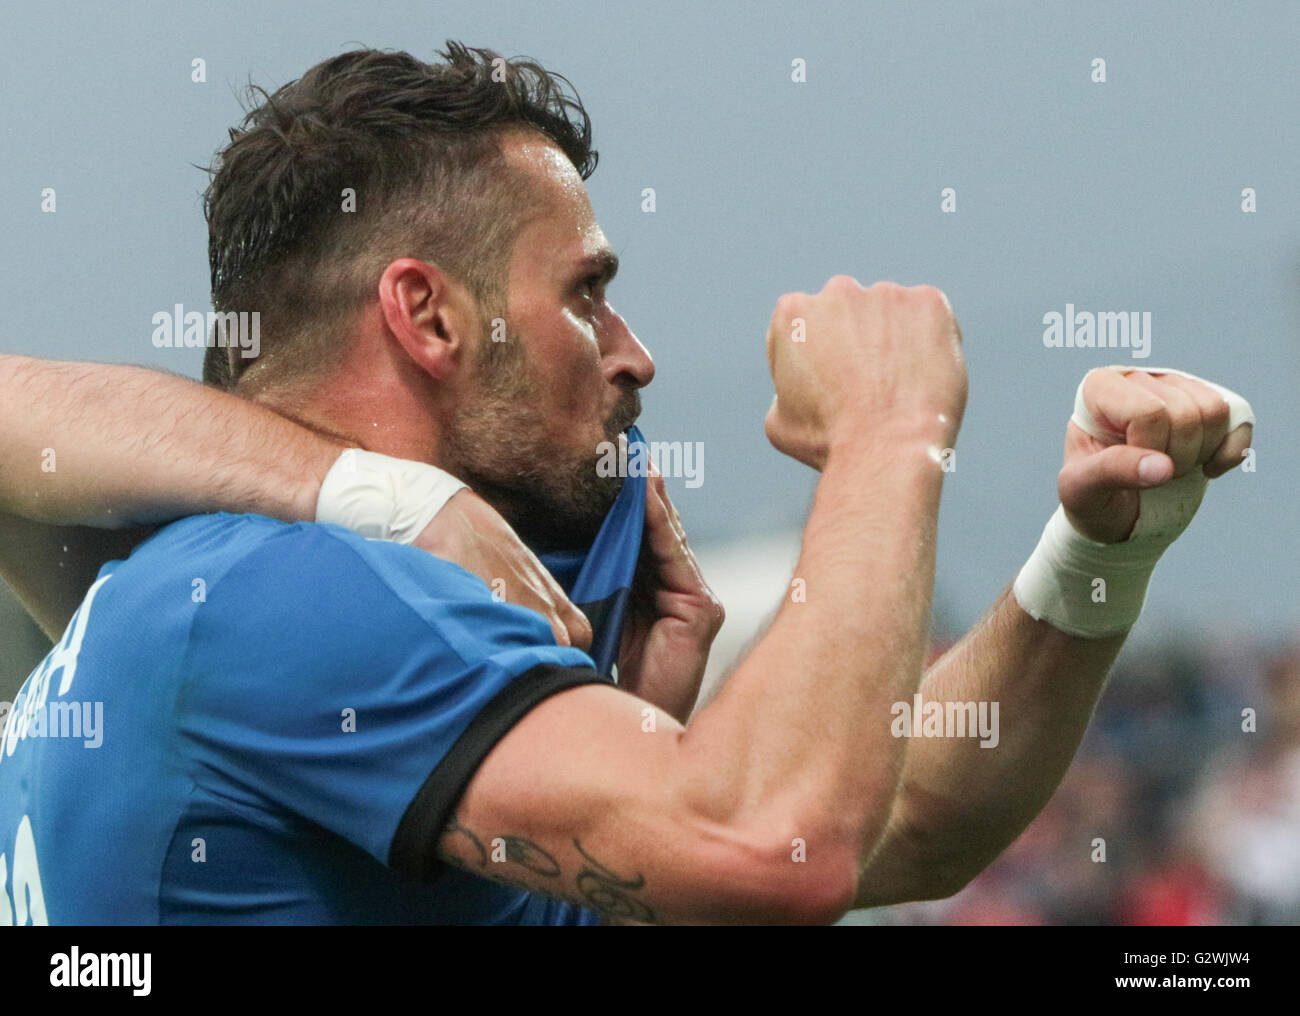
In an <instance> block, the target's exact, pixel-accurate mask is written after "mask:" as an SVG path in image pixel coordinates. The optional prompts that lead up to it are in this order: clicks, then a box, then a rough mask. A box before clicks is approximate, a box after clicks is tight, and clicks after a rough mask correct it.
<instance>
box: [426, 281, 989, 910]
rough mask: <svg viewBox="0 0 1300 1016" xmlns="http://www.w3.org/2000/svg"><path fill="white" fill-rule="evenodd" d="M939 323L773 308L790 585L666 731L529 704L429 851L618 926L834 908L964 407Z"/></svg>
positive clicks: (638, 715)
mask: <svg viewBox="0 0 1300 1016" xmlns="http://www.w3.org/2000/svg"><path fill="white" fill-rule="evenodd" d="M795 318H799V319H802V320H801V321H800V322H798V326H797V327H796V324H795V322H794V319H795ZM959 334H960V333H959V332H958V331H957V329H956V324H955V322H954V321H953V320H952V317H951V313H950V311H949V310H948V308H947V306H946V301H945V300H944V299H943V297H942V294H940V293H939V292H938V291H937V290H934V289H930V288H927V287H921V288H917V289H903V288H901V287H897V286H892V285H888V284H878V285H877V286H874V287H872V288H871V289H869V290H867V289H863V288H862V287H860V286H858V285H857V283H856V282H854V281H853V280H851V279H847V278H844V277H837V278H836V279H833V280H831V282H830V283H828V284H827V286H826V288H825V289H823V290H822V292H821V293H819V294H817V295H816V296H807V295H805V294H795V295H793V296H787V297H785V298H783V300H782V301H781V303H780V304H778V308H777V313H776V315H775V316H774V318H773V322H772V331H771V332H770V334H769V356H770V357H771V359H772V363H773V373H774V376H775V380H776V387H777V393H778V401H777V403H776V404H775V405H774V406H773V409H772V411H771V413H770V414H769V417H768V433H769V436H770V437H771V439H772V441H773V443H774V444H775V445H776V446H777V447H778V448H780V449H781V450H783V451H786V452H788V453H790V454H794V455H796V457H798V458H800V459H801V460H803V461H806V462H809V463H810V464H815V465H817V466H819V467H820V468H821V469H822V477H821V480H820V482H819V484H818V488H817V496H816V499H815V502H814V505H813V509H812V513H811V515H810V517H809V519H808V523H807V526H806V527H805V530H804V542H803V550H802V553H801V556H800V559H799V565H798V569H797V572H796V574H797V575H798V577H799V578H801V579H802V580H803V581H804V589H805V592H806V595H804V596H800V597H799V598H797V600H796V599H791V600H788V601H787V602H786V603H785V604H784V605H783V607H782V609H781V610H780V612H779V613H778V615H777V617H776V620H775V621H774V623H773V624H772V626H771V627H770V628H769V630H768V631H767V633H766V634H765V636H764V637H763V639H762V640H761V641H760V642H759V643H758V645H757V646H756V647H755V648H754V650H753V651H752V652H751V653H750V654H749V655H748V656H747V657H746V658H745V659H744V660H743V661H742V662H741V663H740V665H739V666H738V667H737V668H736V670H735V671H734V673H733V674H732V676H731V679H730V680H729V681H728V683H727V684H726V686H725V687H724V688H723V689H722V691H721V693H720V694H719V695H718V696H717V698H715V699H714V700H713V701H712V702H711V703H709V705H708V706H706V707H705V708H704V709H702V710H700V711H699V712H698V713H697V714H696V715H695V716H694V717H692V719H691V721H690V723H689V724H688V725H687V726H686V727H685V728H683V727H682V726H681V725H680V724H678V723H676V722H675V721H674V720H673V719H672V718H671V717H669V716H667V715H666V714H663V713H661V712H660V713H651V715H648V711H647V710H646V709H645V708H644V703H642V702H640V701H638V700H637V699H636V698H635V697H632V696H629V695H626V694H620V693H619V692H616V691H613V690H611V689H607V688H578V689H573V690H570V691H566V692H563V693H561V694H558V695H555V696H554V697H553V698H551V699H548V700H546V701H544V702H542V703H541V704H540V705H538V706H536V707H535V708H534V709H533V710H532V711H531V712H529V713H528V715H527V716H525V717H524V718H523V720H521V721H520V722H519V723H518V724H517V725H516V726H515V727H513V728H512V729H511V730H510V732H509V733H507V734H506V735H505V737H504V738H503V739H502V740H501V741H500V742H499V744H498V745H497V746H496V748H495V749H494V750H493V751H492V752H491V753H490V754H489V755H488V756H487V757H486V759H485V760H484V762H483V763H482V764H481V765H480V766H479V768H478V770H477V771H476V773H475V775H474V777H473V778H472V780H471V782H470V784H469V786H468V789H467V791H466V793H465V794H464V796H463V798H462V799H461V801H460V803H459V806H458V808H457V809H456V813H455V817H454V819H453V820H452V822H451V823H450V824H449V825H448V826H447V827H446V829H444V830H442V831H441V836H440V837H439V840H438V849H439V856H441V857H442V858H443V859H444V860H448V861H453V862H455V863H458V864H461V865H463V866H466V867H468V868H470V869H471V870H473V871H476V872H478V873H480V874H483V875H486V876H488V877H495V878H498V879H501V880H503V881H508V882H511V883H514V884H518V885H523V886H527V887H528V888H531V889H534V890H537V891H540V892H544V893H548V894H551V895H556V896H565V897H568V898H573V899H577V900H580V901H582V902H585V903H586V904H587V905H589V906H595V907H597V908H599V909H602V910H604V911H605V912H607V913H612V914H614V915H615V916H618V917H623V918H630V919H633V920H644V921H651V920H657V921H670V922H673V921H691V922H723V921H759V922H786V921H803V922H819V923H820V922H829V921H834V920H836V919H837V918H839V917H840V916H842V915H843V914H844V913H845V911H846V910H848V909H849V907H850V906H851V904H852V902H853V900H854V898H855V895H856V891H857V883H858V874H859V871H860V870H861V867H862V866H863V864H864V863H865V860H866V857H867V856H868V855H869V854H870V852H871V850H872V848H873V846H874V844H875V842H876V840H877V838H878V837H879V835H880V833H881V831H882V830H883V828H884V825H885V820H886V818H887V816H888V814H889V810H890V805H891V803H892V801H893V798H894V795H895V790H896V786H897V781H898V776H899V773H900V771H901V768H902V763H903V748H904V743H905V742H903V741H901V740H899V739H897V738H894V737H892V736H891V735H890V730H889V722H888V718H889V710H890V705H891V703H893V702H894V701H896V700H898V699H907V698H909V697H910V696H911V694H912V693H913V692H914V691H915V689H916V685H917V682H918V681H919V680H920V677H921V668H922V662H923V655H924V650H925V642H926V635H927V631H928V623H927V622H928V613H929V605H930V597H931V593H932V588H933V582H934V548H935V535H936V519H937V513H938V501H939V494H940V488H941V483H942V476H943V472H942V469H941V467H940V465H939V458H940V450H941V449H942V448H944V447H946V446H947V445H948V444H950V443H951V441H952V440H953V439H954V438H955V436H956V431H957V426H958V424H959V422H960V417H961V412H962V409H963V408H964V402H965V371H964V367H963V365H962V362H961V354H960V347H959V345H958V338H959ZM794 335H800V336H803V339H804V341H806V343H807V345H803V344H802V342H801V340H800V339H793V338H792V336H794ZM792 342H795V343H799V345H794V346H791V345H790V344H791V343H792ZM823 425H824V426H823ZM828 435H829V438H828ZM650 720H653V722H650ZM561 747H562V750H560V749H561ZM493 843H497V844H503V845H504V854H503V859H502V860H501V861H500V862H498V861H496V860H494V859H493V857H492V855H491V846H490V845H491V844H493ZM511 845H514V846H515V854H514V860H512V859H511V850H510V847H511ZM543 852H544V853H543ZM539 859H540V860H544V861H545V863H544V864H543V863H538V861H539ZM529 862H532V863H531V864H530V863H529Z"/></svg>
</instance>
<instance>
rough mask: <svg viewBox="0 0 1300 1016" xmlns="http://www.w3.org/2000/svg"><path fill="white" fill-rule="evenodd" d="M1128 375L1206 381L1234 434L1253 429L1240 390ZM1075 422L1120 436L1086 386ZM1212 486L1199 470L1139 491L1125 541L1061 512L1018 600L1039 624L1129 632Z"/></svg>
mask: <svg viewBox="0 0 1300 1016" xmlns="http://www.w3.org/2000/svg"><path fill="white" fill-rule="evenodd" d="M1114 369H1116V370H1120V371H1123V372H1124V373H1126V374H1127V373H1129V372H1131V371H1133V370H1141V371H1142V372H1143V373H1146V374H1157V375H1158V374H1177V375H1178V376H1179V377H1184V378H1187V379H1189V380H1191V381H1197V382H1200V383H1201V384H1203V385H1206V386H1208V387H1209V388H1212V389H1213V390H1214V391H1216V392H1218V394H1219V395H1221V396H1223V399H1224V401H1225V402H1227V403H1228V433H1232V431H1234V430H1236V429H1237V428H1238V427H1239V426H1241V425H1242V424H1243V423H1249V424H1252V425H1253V424H1254V422H1255V414H1254V411H1253V410H1252V409H1251V408H1250V403H1249V402H1247V401H1246V400H1245V399H1243V398H1242V397H1241V396H1240V395H1238V394H1237V393H1236V392H1233V391H1229V390H1228V389H1227V388H1224V387H1223V386H1222V385H1218V384H1215V383H1214V382H1213V381H1206V380H1205V379H1204V378H1199V377H1197V376H1196V375H1194V374H1188V373H1187V372H1186V371H1181V370H1174V369H1172V368H1168V367H1142V368H1134V367H1131V366H1127V365H1125V366H1119V367H1116V368H1114ZM1070 419H1071V420H1072V421H1073V422H1074V423H1075V425H1076V426H1078V427H1079V428H1080V429H1081V430H1083V431H1084V432H1085V433H1087V434H1089V435H1090V436H1091V437H1094V438H1096V439H1097V440H1098V441H1105V442H1107V443H1115V442H1116V437H1117V435H1115V434H1112V433H1109V432H1107V431H1106V429H1105V428H1104V427H1102V426H1101V424H1099V423H1098V422H1097V420H1096V419H1095V418H1094V417H1093V415H1092V413H1091V412H1090V411H1089V409H1088V406H1087V403H1085V402H1084V400H1083V383H1082V382H1080V384H1079V388H1078V390H1077V391H1076V392H1075V395H1074V415H1073V416H1071V417H1070ZM1208 485H1209V480H1208V479H1207V478H1206V476H1205V473H1204V472H1202V470H1201V469H1200V468H1199V467H1197V468H1195V469H1192V470H1191V471H1190V472H1188V473H1187V474H1186V475H1184V476H1180V477H1178V478H1176V479H1173V480H1170V481H1168V482H1167V483H1164V484H1162V485H1161V486H1159V487H1154V488H1149V489H1146V490H1142V491H1140V492H1139V493H1138V518H1137V522H1136V523H1135V524H1134V526H1133V532H1132V533H1131V534H1130V535H1129V538H1128V539H1127V540H1124V541H1123V542H1121V543H1097V542H1095V541H1093V540H1089V539H1088V538H1087V537H1085V536H1083V535H1081V534H1080V533H1079V532H1078V531H1077V530H1076V529H1075V528H1074V527H1073V526H1072V525H1070V521H1069V519H1067V518H1066V515H1065V509H1064V508H1063V507H1061V506H1060V505H1058V506H1057V508H1056V512H1055V514H1053V515H1052V518H1051V520H1050V521H1049V522H1048V523H1047V527H1046V528H1045V529H1044V530H1043V535H1042V537H1041V538H1040V539H1039V541H1038V546H1037V547H1035V548H1034V552H1033V554H1031V555H1030V557H1029V560H1028V561H1027V562H1026V563H1025V566H1024V567H1023V568H1022V569H1021V570H1020V574H1019V575H1018V576H1016V582H1015V585H1014V587H1013V589H1012V591H1013V593H1014V595H1015V597H1016V602H1017V603H1019V604H1020V606H1021V607H1022V608H1023V609H1024V611H1025V612H1026V613H1027V614H1029V616H1030V617H1033V618H1035V619H1036V620H1040V621H1046V622H1048V623H1049V624H1050V625H1052V626H1053V627H1054V628H1058V629H1060V630H1061V631H1063V632H1066V633H1068V634H1070V635H1076V636H1078V637H1080V638H1093V639H1095V638H1104V637H1106V636H1108V635H1118V634H1120V633H1122V632H1126V631H1128V629H1129V628H1131V627H1132V626H1133V624H1134V622H1136V621H1137V619H1138V615H1139V614H1141V613H1142V605H1143V604H1144V603H1145V602H1146V593H1147V585H1148V583H1149V582H1150V581H1151V573H1152V571H1154V570H1155V566H1156V562H1157V561H1158V560H1159V559H1160V555H1161V554H1163V553H1164V552H1165V549H1166V548H1167V547H1168V546H1169V545H1170V544H1171V543H1173V542H1174V540H1176V539H1178V536H1179V534H1180V533H1182V531H1183V530H1184V529H1186V528H1187V526H1188V524H1189V523H1190V522H1191V521H1192V516H1194V515H1195V514H1196V509H1197V508H1199V507H1200V504H1201V498H1203V497H1204V496H1205V488H1206V487H1207V486H1208Z"/></svg>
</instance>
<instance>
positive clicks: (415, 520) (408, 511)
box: [316, 448, 465, 543]
mask: <svg viewBox="0 0 1300 1016" xmlns="http://www.w3.org/2000/svg"><path fill="white" fill-rule="evenodd" d="M464 486H465V484H463V483H461V482H460V480H458V479H456V478H455V477H454V476H452V475H451V474H450V473H445V472H443V471H442V470H441V469H439V468H438V467H436V466H430V465H427V464H425V463H423V462H411V461H409V460H407V459H395V458H393V457H391V456H389V455H379V454H377V453H375V452H365V451H362V450H361V449H360V448H349V449H348V450H347V451H345V452H344V453H343V454H342V455H340V456H339V457H338V459H336V460H335V462H334V465H333V466H331V467H330V471H329V472H328V473H326V474H325V481H324V482H323V483H322V484H321V487H320V495H319V497H317V499H316V521H317V522H332V523H334V524H335V525H339V526H343V527H345V528H347V529H351V530H352V531H353V532H355V533H358V534H360V535H361V536H365V537H368V538H370V539H372V540H392V541H394V542H395V543H413V542H414V541H415V538H416V537H417V536H419V535H420V533H422V532H423V531H424V527H425V526H427V525H428V524H429V523H430V522H432V521H433V517H434V516H435V515H437V514H438V512H440V511H441V510H442V506H443V505H445V504H446V503H447V501H448V500H449V499H450V498H451V496H452V495H453V494H455V493H456V492H457V491H458V490H460V489H461V488H462V487H464Z"/></svg>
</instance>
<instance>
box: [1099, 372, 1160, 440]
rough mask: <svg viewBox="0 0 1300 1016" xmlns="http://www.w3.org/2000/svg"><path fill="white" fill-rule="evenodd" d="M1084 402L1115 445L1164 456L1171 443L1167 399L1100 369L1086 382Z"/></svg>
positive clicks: (1121, 376)
mask: <svg viewBox="0 0 1300 1016" xmlns="http://www.w3.org/2000/svg"><path fill="white" fill-rule="evenodd" d="M1083 400H1084V402H1085V403H1086V404H1087V406H1088V409H1089V410H1090V411H1091V412H1092V415H1093V418H1094V419H1095V420H1096V421H1097V422H1098V423H1099V424H1100V425H1101V426H1102V427H1103V428H1104V429H1105V430H1106V431H1108V432H1109V433H1110V434H1112V435H1113V436H1114V440H1115V441H1119V440H1123V441H1124V442H1125V443H1126V444H1130V445H1136V446H1138V447H1141V448H1152V449H1155V450H1156V451H1160V452H1163V451H1164V450H1165V445H1166V443H1167V441H1168V439H1169V416H1168V415H1167V413H1166V412H1165V402H1164V399H1162V398H1160V397H1159V396H1158V395H1156V394H1155V393H1153V392H1151V391H1149V390H1148V389H1146V388H1143V387H1142V386H1141V385H1135V384H1130V383H1129V382H1128V380H1127V378H1126V377H1125V376H1124V375H1123V374H1121V373H1120V372H1119V371H1118V370H1114V369H1113V368H1110V367H1099V368H1097V369H1096V370H1091V371H1089V372H1088V376H1087V377H1085V378H1084V379H1083Z"/></svg>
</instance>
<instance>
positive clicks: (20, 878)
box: [0, 815, 50, 925]
mask: <svg viewBox="0 0 1300 1016" xmlns="http://www.w3.org/2000/svg"><path fill="white" fill-rule="evenodd" d="M15 917H17V920H16V921H15V920H14V918H15ZM29 919H30V920H29ZM49 923H50V919H49V917H48V916H46V913H45V893H44V891H43V890H42V889H41V869H40V868H39V867H37V864H36V838H35V837H34V836H32V820H31V819H30V818H29V817H28V816H26V815H24V816H23V820H22V821H21V822H19V823H18V836H17V837H16V839H15V840H14V883H13V905H12V906H11V905H10V903H9V861H8V858H7V857H6V856H5V855H4V854H3V853H0V925H11V924H49Z"/></svg>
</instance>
